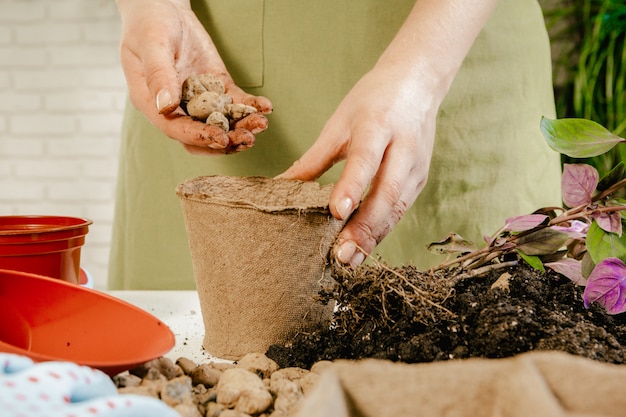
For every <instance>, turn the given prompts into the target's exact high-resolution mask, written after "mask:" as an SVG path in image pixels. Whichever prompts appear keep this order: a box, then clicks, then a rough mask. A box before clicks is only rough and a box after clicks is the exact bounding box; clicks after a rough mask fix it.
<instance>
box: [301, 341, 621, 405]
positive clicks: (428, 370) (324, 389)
mask: <svg viewBox="0 0 626 417" xmlns="http://www.w3.org/2000/svg"><path fill="white" fill-rule="evenodd" d="M624 384H626V367H624V365H614V364H607V363H601V362H596V361H593V360H591V359H587V358H581V357H579V356H575V355H570V354H567V353H563V352H557V351H533V352H528V353H523V354H520V355H518V356H514V357H510V358H506V359H479V358H472V359H463V360H456V361H444V362H435V363H422V364H404V363H392V362H390V361H386V360H377V359H366V360H362V361H345V360H340V361H337V362H335V363H334V364H333V365H332V366H331V367H329V369H328V370H327V371H325V373H324V374H323V375H322V377H321V378H320V380H319V381H318V383H317V384H316V387H315V389H314V390H313V391H312V392H311V393H310V395H309V396H308V397H307V398H306V399H305V401H304V403H303V405H302V408H301V410H300V412H298V413H297V414H296V416H297V417H325V416H335V417H397V416H446V417H476V416H481V417H540V416H541V417H543V416H546V417H547V416H550V417H618V416H623V415H625V411H624V410H626V396H624V395H623V391H624V388H623V387H624Z"/></svg>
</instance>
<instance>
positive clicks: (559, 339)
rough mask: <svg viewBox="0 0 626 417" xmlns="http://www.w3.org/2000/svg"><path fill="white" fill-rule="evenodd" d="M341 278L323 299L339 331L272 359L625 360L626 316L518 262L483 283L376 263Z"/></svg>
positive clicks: (272, 353)
mask: <svg viewBox="0 0 626 417" xmlns="http://www.w3.org/2000/svg"><path fill="white" fill-rule="evenodd" d="M441 273H442V272H439V274H441ZM333 275H334V277H335V279H336V281H337V282H336V284H335V285H333V287H331V288H328V289H326V291H325V292H324V293H322V294H321V298H322V300H321V301H320V302H329V301H330V300H331V299H333V298H334V299H336V300H338V302H339V308H338V310H337V311H336V313H335V316H334V322H333V324H332V326H330V327H320V328H318V329H316V330H314V331H312V332H308V333H300V334H298V335H297V336H296V337H295V338H294V339H293V341H292V342H290V343H289V344H286V345H273V346H271V347H270V349H269V350H268V351H267V352H266V355H267V356H268V357H270V358H271V359H273V360H274V361H276V362H277V363H278V364H279V365H280V366H281V367H290V366H297V367H301V368H310V367H311V365H312V364H313V363H315V362H317V361H320V360H334V359H339V358H344V359H361V358H381V359H390V360H393V361H401V362H406V363H419V362H433V361H441V360H448V359H462V358H471V357H484V358H504V357H510V356H513V355H516V354H518V353H522V352H527V351H531V350H558V351H564V352H568V353H571V354H575V355H579V356H583V357H586V358H590V359H593V360H597V361H602V362H609V363H616V364H622V363H624V362H626V357H625V352H626V350H625V349H624V347H626V315H624V314H622V315H615V316H611V315H608V314H607V313H606V312H605V311H604V310H603V309H602V308H601V307H600V306H598V305H592V306H591V308H589V309H585V307H584V306H583V301H582V292H583V287H580V286H577V285H575V284H574V283H573V282H572V281H570V280H569V279H567V278H565V277H563V276H561V275H559V274H556V273H554V272H551V271H547V272H545V273H544V272H541V271H538V270H535V269H532V268H531V267H529V266H527V265H526V264H523V263H520V264H519V265H517V266H514V267H510V268H508V269H506V270H504V269H500V270H492V271H491V272H489V273H487V274H486V275H485V276H482V277H464V276H462V275H456V276H455V275H454V274H450V275H448V276H447V277H446V276H442V275H437V274H434V273H432V274H429V273H425V272H420V271H418V270H417V269H415V268H413V267H410V266H407V267H400V268H388V267H386V266H384V265H382V264H379V263H377V264H375V265H372V266H365V267H361V268H359V269H356V270H351V269H337V268H335V272H334V273H333ZM420 294H421V295H420Z"/></svg>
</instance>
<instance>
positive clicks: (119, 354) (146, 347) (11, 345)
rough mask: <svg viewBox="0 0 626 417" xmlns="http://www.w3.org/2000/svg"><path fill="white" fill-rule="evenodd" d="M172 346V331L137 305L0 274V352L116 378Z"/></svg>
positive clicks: (24, 275)
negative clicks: (64, 363) (71, 364)
mask: <svg viewBox="0 0 626 417" xmlns="http://www.w3.org/2000/svg"><path fill="white" fill-rule="evenodd" d="M173 346H174V334H173V333H172V331H171V330H170V329H169V327H167V325H165V324H164V323H163V322H161V321H160V320H159V319H158V318H156V317H154V316H152V315H151V314H149V313H147V312H145V311H143V310H141V309H140V308H138V307H135V306H133V305H132V304H129V303H127V302H125V301H122V300H119V299H117V298H115V297H112V296H110V295H107V294H105V293H102V292H100V291H97V290H93V289H90V288H85V287H82V286H80V285H75V284H71V283H68V282H66V281H62V280H59V279H54V278H49V277H44V276H41V275H35V274H31V273H27V272H20V271H13V270H4V269H0V352H9V353H16V354H19V355H24V356H28V357H30V358H31V359H33V360H35V361H50V360H55V361H58V360H60V361H70V362H74V363H78V364H80V365H86V366H90V367H92V368H96V369H100V370H102V371H104V372H106V373H107V374H109V375H111V376H112V375H116V374H118V373H120V372H122V371H125V370H128V369H131V368H133V367H135V366H137V365H140V364H142V363H145V362H147V361H150V360H152V359H155V358H158V357H160V356H163V355H164V354H166V353H167V352H169V351H170V350H171V349H172V347H173Z"/></svg>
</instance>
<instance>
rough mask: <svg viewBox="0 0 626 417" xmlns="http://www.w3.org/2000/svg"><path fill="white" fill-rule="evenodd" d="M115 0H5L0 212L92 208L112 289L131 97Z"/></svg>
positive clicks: (89, 262) (97, 259)
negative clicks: (120, 157) (123, 131)
mask: <svg viewBox="0 0 626 417" xmlns="http://www.w3.org/2000/svg"><path fill="white" fill-rule="evenodd" d="M119 33H120V21H119V15H118V12H117V9H116V7H115V2H114V0H0V215H15V214H54V215H69V216H79V217H87V218H89V219H91V220H93V222H94V223H93V225H92V226H91V228H90V230H89V234H88V235H87V238H86V244H85V246H84V247H83V249H82V260H83V262H82V263H83V266H84V268H85V269H87V270H88V271H89V272H90V273H91V275H92V276H93V277H94V280H95V285H96V287H97V288H100V289H102V288H105V286H106V276H107V262H108V255H109V245H110V234H111V224H112V218H113V198H114V189H115V176H116V173H117V153H118V148H119V131H120V126H121V120H122V111H123V107H124V103H125V99H126V89H125V83H124V76H123V73H122V71H121V67H120V63H119V56H118V43H119Z"/></svg>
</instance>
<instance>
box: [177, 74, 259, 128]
mask: <svg viewBox="0 0 626 417" xmlns="http://www.w3.org/2000/svg"><path fill="white" fill-rule="evenodd" d="M232 101H233V100H232V97H231V96H229V95H228V94H226V93H225V88H224V83H223V82H222V80H221V79H219V78H218V77H216V76H215V75H213V74H208V73H207V74H200V75H190V76H189V77H187V79H186V80H185V81H184V82H183V86H182V105H181V107H182V108H183V109H184V110H185V112H186V113H187V114H188V115H189V116H191V117H193V118H194V119H196V120H201V121H203V122H206V123H207V124H209V125H212V126H218V127H220V128H222V129H223V130H224V131H226V132H228V131H229V130H230V126H231V125H232V124H233V123H234V122H236V121H238V120H241V119H243V118H244V117H246V116H249V115H251V114H253V113H256V112H257V111H258V110H257V109H256V108H255V107H252V106H248V105H245V104H243V103H233V102H232ZM222 116H223V117H222Z"/></svg>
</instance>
